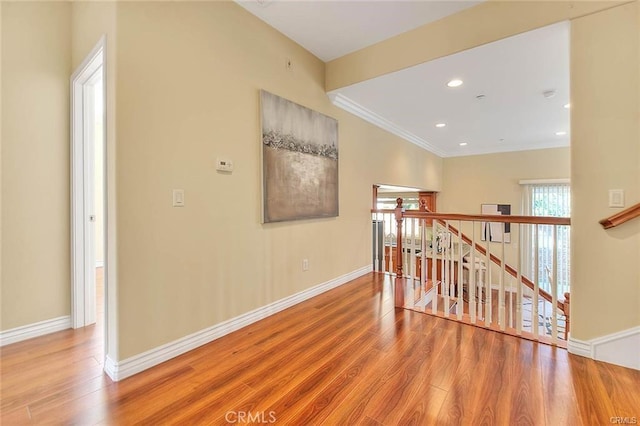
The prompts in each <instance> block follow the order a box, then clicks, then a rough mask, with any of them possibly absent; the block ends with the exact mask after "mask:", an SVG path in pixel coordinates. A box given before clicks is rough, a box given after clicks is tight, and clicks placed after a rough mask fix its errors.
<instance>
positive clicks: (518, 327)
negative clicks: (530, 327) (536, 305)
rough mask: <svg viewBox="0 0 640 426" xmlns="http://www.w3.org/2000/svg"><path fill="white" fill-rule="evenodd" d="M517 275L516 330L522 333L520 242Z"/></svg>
mask: <svg viewBox="0 0 640 426" xmlns="http://www.w3.org/2000/svg"><path fill="white" fill-rule="evenodd" d="M522 230H523V226H522V224H521V223H520V224H518V238H519V240H520V242H521V241H522V235H523V234H522ZM517 266H518V271H517V272H518V274H517V275H518V276H517V278H516V331H517V332H518V334H520V333H522V244H518V265H517Z"/></svg>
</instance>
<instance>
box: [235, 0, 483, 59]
mask: <svg viewBox="0 0 640 426" xmlns="http://www.w3.org/2000/svg"><path fill="white" fill-rule="evenodd" d="M236 2H237V3H238V4H239V5H240V6H242V7H244V8H245V9H247V10H248V11H249V12H251V13H252V14H254V15H255V16H257V17H258V18H260V19H262V20H263V21H265V22H266V23H267V24H269V25H271V26H272V27H274V28H276V29H277V30H278V31H280V32H281V33H283V34H284V35H286V36H287V37H289V38H290V39H292V40H295V41H296V42H297V43H298V44H300V45H301V46H302V47H304V48H305V49H307V50H308V51H310V52H311V53H313V54H314V55H315V56H317V57H318V58H320V59H322V60H323V61H325V62H328V61H330V60H332V59H336V58H339V57H340V56H344V55H346V54H348V53H351V52H354V51H356V50H359V49H362V48H363V47H366V46H370V45H372V44H375V43H378V42H380V41H382V40H386V39H388V38H390V37H393V36H395V35H398V34H400V33H403V32H406V31H409V30H412V29H414V28H417V27H419V26H421V25H424V24H427V23H429V22H433V21H437V20H438V19H441V18H444V17H445V16H447V15H451V14H454V13H456V12H459V11H461V10H462V9H466V8H468V7H471V6H474V5H476V4H478V3H480V1H457V0H455V1H452V0H448V1H425V0H418V1H415V0H414V1H405V0H393V1H379V0H350V1H347V0H296V1H291V0H289V1H287V0H284V1H283V0H275V1H274V0H236Z"/></svg>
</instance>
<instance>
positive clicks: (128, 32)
mask: <svg viewBox="0 0 640 426" xmlns="http://www.w3.org/2000/svg"><path fill="white" fill-rule="evenodd" d="M117 23H118V28H117V31H118V37H117V40H118V44H117V56H118V58H117V61H118V66H117V89H118V99H117V122H118V126H117V185H118V187H117V193H118V195H117V202H118V206H117V215H118V291H119V298H118V302H119V310H120V312H119V321H120V328H119V333H120V344H121V346H120V353H119V357H120V359H122V358H127V357H129V356H132V355H135V354H138V353H140V352H142V351H145V350H148V349H151V348H153V347H156V346H158V345H161V344H163V343H167V342H169V341H172V340H174V339H177V338H180V337H183V336H185V335H187V334H190V333H193V332H196V331H198V330H201V329H204V328H206V327H209V326H212V325H214V324H217V323H219V322H221V321H224V320H226V319H229V318H232V317H235V316H237V315H240V314H242V313H245V312H248V311H250V310H252V309H255V308H258V307H261V306H264V305H266V304H268V303H270V302H273V301H275V300H278V299H281V298H283V297H286V296H289V295H291V294H294V293H296V292H299V291H302V290H305V289H307V288H310V287H312V286H314V285H317V284H320V283H322V282H325V281H327V280H330V279H333V278H336V277H338V276H340V275H343V274H345V273H348V272H351V271H354V270H356V269H358V268H361V267H363V266H366V265H368V264H369V263H370V257H371V255H370V251H369V250H370V239H371V228H370V225H369V220H370V213H368V211H369V209H370V204H371V185H372V184H373V183H375V182H391V183H395V184H403V185H407V186H418V187H425V186H430V185H433V186H435V187H437V188H439V185H440V173H441V160H440V159H439V158H438V157H436V156H434V155H431V154H429V153H427V152H425V151H424V150H421V149H420V148H418V147H416V146H414V145H412V144H410V143H408V142H404V141H401V140H399V139H398V138H397V137H394V136H391V135H390V134H388V133H386V132H384V131H382V130H379V129H377V128H375V127H374V126H372V125H370V124H368V123H365V122H364V121H362V120H360V119H357V118H355V117H353V116H351V115H349V114H347V113H345V112H343V111H341V110H339V109H337V108H335V107H333V106H332V105H331V104H330V102H329V100H328V98H327V96H326V94H325V92H324V64H323V63H322V62H321V61H320V60H318V59H317V58H315V57H313V56H312V55H311V54H309V53H308V52H307V51H305V50H303V49H302V48H301V47H300V46H298V45H296V44H295V43H293V42H292V41H291V40H289V39H287V38H286V37H284V36H283V35H282V34H280V33H279V32H277V31H275V30H274V29H272V28H270V27H268V26H267V25H266V24H264V23H263V22H262V21H260V20H259V19H257V18H255V17H253V16H252V15H250V14H249V13H248V12H246V11H245V10H244V9H242V8H241V7H239V6H237V5H236V4H233V3H211V2H208V3H201V2H196V3H179V4H178V3H171V2H154V3H121V4H119V6H118V19H117ZM287 58H290V59H291V60H292V62H293V71H288V70H287V69H286V67H285V60H286V59H287ZM260 89H265V90H268V91H270V92H272V93H275V94H277V95H279V96H282V97H285V98H287V99H290V100H292V101H294V102H297V103H299V104H302V105H304V106H307V107H309V108H312V109H315V110H317V111H320V112H322V113H324V114H327V115H330V116H333V117H335V118H337V119H338V120H339V130H340V141H339V143H340V160H339V161H340V216H339V217H338V218H335V219H326V220H306V221H299V222H286V223H280V224H270V225H262V224H260V208H261V207H260V187H261V186H260V185H261V184H260V148H261V145H260V141H259V136H260V131H259V127H258V121H259V106H258V99H259V97H258V94H259V90H260ZM219 156H227V157H228V158H231V159H232V160H233V161H234V166H235V170H234V172H233V173H232V174H230V175H228V174H220V173H217V172H216V171H215V167H214V165H215V159H216V157H219ZM173 188H181V189H184V190H185V200H186V205H185V207H184V208H173V207H171V190H172V189H173ZM292 202H295V200H292ZM303 258H307V259H309V264H310V270H309V271H307V272H303V271H302V259H303Z"/></svg>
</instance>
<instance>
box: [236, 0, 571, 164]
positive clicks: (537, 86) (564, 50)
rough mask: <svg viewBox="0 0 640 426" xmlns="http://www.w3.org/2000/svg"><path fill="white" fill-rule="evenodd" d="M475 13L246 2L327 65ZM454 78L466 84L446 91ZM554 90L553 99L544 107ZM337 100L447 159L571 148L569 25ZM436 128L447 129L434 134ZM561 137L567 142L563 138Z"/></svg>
mask: <svg viewBox="0 0 640 426" xmlns="http://www.w3.org/2000/svg"><path fill="white" fill-rule="evenodd" d="M473 4H477V2H475V3H470V2H405V1H393V2H386V1H324V0H316V1H297V2H288V1H272V2H270V3H268V4H267V5H266V6H260V5H259V4H258V3H257V2H255V1H247V2H242V6H243V7H245V8H247V9H248V10H249V11H250V12H252V13H256V12H254V10H255V9H257V11H258V12H260V13H256V14H257V15H258V17H260V18H261V19H263V20H265V21H266V22H267V23H269V24H270V25H272V26H274V27H275V28H276V29H278V30H280V31H281V32H283V33H284V34H285V35H287V36H288V37H290V38H292V39H293V40H295V41H297V42H298V43H300V44H301V45H303V46H304V47H305V48H307V49H308V50H310V51H311V52H313V53H314V54H316V55H317V56H318V57H320V58H321V59H325V60H326V59H331V58H334V57H336V55H337V56H340V55H342V54H344V53H348V52H351V51H353V50H357V49H360V48H362V47H365V46H367V45H369V44H373V43H376V42H377V41H380V40H383V39H385V38H388V37H390V36H392V35H394V34H398V33H400V32H404V31H407V30H409V29H411V28H415V27H416V26H419V25H420V20H422V21H423V23H427V22H431V21H433V20H436V19H439V18H442V17H443V16H446V15H447V14H451V13H455V12H457V11H458V10H461V9H463V8H466V7H469V6H470V5H473ZM390 17H392V18H390ZM369 20H370V21H371V23H370V22H369ZM452 78H459V79H461V80H463V81H464V84H463V85H462V86H460V87H458V88H449V87H447V86H446V83H447V82H448V81H449V80H450V79H452ZM548 90H554V91H555V93H556V94H555V96H553V97H549V98H545V97H544V96H543V92H545V91H548ZM478 95H484V99H482V100H478V99H477V98H476V97H477V96H478ZM329 96H330V97H331V99H332V100H333V102H334V103H335V104H336V105H337V106H339V107H341V108H344V109H345V110H347V111H350V112H352V113H354V114H356V115H358V116H360V117H362V118H363V119H365V120H368V121H370V122H372V123H374V124H376V125H378V126H380V127H382V128H384V129H386V130H388V131H390V132H392V133H395V134H397V135H399V136H401V137H403V138H405V139H407V140H409V141H411V142H413V143H415V144H417V145H419V146H422V147H423V148H425V149H428V150H430V151H432V152H434V153H436V154H438V155H440V156H443V157H450V156H462V155H475V154H484V153H493V152H505V151H518V150H527V149H540V148H548V147H557V146H568V145H569V139H570V138H569V110H568V109H565V108H564V107H563V106H564V105H565V104H567V103H568V102H569V23H568V22H562V23H559V24H554V25H551V26H548V27H544V28H540V29H537V30H535V31H531V32H528V33H524V34H520V35H517V36H514V37H510V38H507V39H504V40H500V41H497V42H494V43H490V44H486V45H484V46H480V47H477V48H475V49H470V50H467V51H464V52H460V53H457V54H454V55H451V56H447V57H444V58H440V59H436V60H434V61H430V62H427V63H424V64H420V65H417V66H414V67H411V68H408V69H405V70H401V71H398V72H395V73H391V74H387V75H384V76H381V77H377V78H374V79H371V80H368V81H364V82H361V83H358V84H355V85H352V86H349V87H345V88H341V89H338V90H336V91H333V92H331V93H329ZM436 123H446V124H447V126H446V127H444V128H436V127H435V124H436ZM559 131H565V132H567V134H566V135H563V136H557V135H556V134H555V133H556V132H559ZM460 143H467V145H466V146H460Z"/></svg>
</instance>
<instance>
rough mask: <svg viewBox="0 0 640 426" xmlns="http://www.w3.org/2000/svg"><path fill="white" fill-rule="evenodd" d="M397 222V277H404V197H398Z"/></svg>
mask: <svg viewBox="0 0 640 426" xmlns="http://www.w3.org/2000/svg"><path fill="white" fill-rule="evenodd" d="M396 203H397V205H396V223H397V225H398V231H397V235H396V277H398V278H402V221H403V220H404V219H403V217H402V213H403V212H404V208H403V207H402V198H396Z"/></svg>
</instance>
